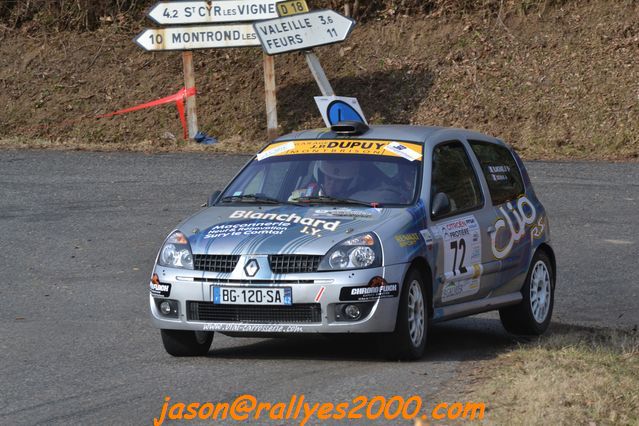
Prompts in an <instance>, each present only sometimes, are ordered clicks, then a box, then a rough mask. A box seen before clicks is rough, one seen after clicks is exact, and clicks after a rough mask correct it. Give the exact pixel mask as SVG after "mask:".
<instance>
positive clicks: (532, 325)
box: [499, 251, 555, 335]
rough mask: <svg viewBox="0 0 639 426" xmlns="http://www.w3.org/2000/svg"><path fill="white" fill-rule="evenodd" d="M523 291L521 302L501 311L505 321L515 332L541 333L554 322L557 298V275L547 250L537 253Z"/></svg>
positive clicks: (507, 327) (502, 320)
mask: <svg viewBox="0 0 639 426" xmlns="http://www.w3.org/2000/svg"><path fill="white" fill-rule="evenodd" d="M521 292H522V295H523V299H522V301H521V302H520V303H519V304H518V305H515V306H509V307H507V308H502V309H500V310H499V317H500V318H501V323H502V324H503V325H504V328H505V329H506V330H507V331H508V332H510V333H513V334H524V335H540V334H542V333H543V332H544V331H546V329H547V328H548V325H549V324H550V318H551V316H552V309H553V305H554V299H555V278H554V277H553V270H552V266H551V263H550V259H549V258H548V256H547V255H546V253H544V252H543V251H537V253H535V256H534V257H533V260H532V262H531V264H530V269H529V270H528V275H527V276H526V282H525V283H524V286H523V287H522V289H521Z"/></svg>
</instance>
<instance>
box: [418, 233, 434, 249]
mask: <svg viewBox="0 0 639 426" xmlns="http://www.w3.org/2000/svg"><path fill="white" fill-rule="evenodd" d="M419 233H420V234H421V235H422V238H423V239H424V242H425V243H426V246H427V247H430V246H432V245H433V234H432V233H431V232H430V231H429V230H428V229H423V230H421V231H419Z"/></svg>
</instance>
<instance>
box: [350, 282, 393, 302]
mask: <svg viewBox="0 0 639 426" xmlns="http://www.w3.org/2000/svg"><path fill="white" fill-rule="evenodd" d="M398 294H399V284H396V283H395V284H385V285H382V286H378V287H369V286H365V287H343V288H342V289H341V290H340V292H339V300H340V301H362V300H375V299H383V298H386V297H397V295H398Z"/></svg>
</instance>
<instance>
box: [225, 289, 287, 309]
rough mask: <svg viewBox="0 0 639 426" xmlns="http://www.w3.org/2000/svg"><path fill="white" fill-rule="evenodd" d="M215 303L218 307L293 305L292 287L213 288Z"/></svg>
mask: <svg viewBox="0 0 639 426" xmlns="http://www.w3.org/2000/svg"><path fill="white" fill-rule="evenodd" d="M212 289H213V303H215V304H218V305H292V304H293V295H292V291H291V288H290V287H285V288H252V287H212Z"/></svg>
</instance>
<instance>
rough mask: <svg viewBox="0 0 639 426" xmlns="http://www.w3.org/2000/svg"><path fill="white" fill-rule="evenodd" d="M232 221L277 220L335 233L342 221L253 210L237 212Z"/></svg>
mask: <svg viewBox="0 0 639 426" xmlns="http://www.w3.org/2000/svg"><path fill="white" fill-rule="evenodd" d="M229 218H230V219H259V220H275V221H278V222H288V223H299V224H300V225H306V226H310V227H313V228H320V227H321V228H323V229H324V230H326V231H335V230H336V229H337V227H338V226H339V224H340V223H341V221H339V220H322V219H316V218H313V217H302V216H298V215H296V214H295V213H291V214H287V213H282V214H279V213H264V212H256V211H251V210H248V211H246V210H236V211H234V212H233V213H231V215H230V216H229Z"/></svg>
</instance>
